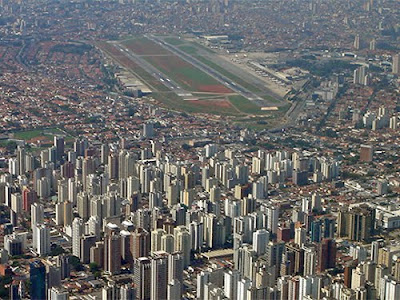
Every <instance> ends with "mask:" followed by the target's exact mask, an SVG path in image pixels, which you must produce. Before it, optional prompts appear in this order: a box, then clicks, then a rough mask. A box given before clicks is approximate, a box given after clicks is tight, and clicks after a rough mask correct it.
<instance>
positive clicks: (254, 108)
mask: <svg viewBox="0 0 400 300" xmlns="http://www.w3.org/2000/svg"><path fill="white" fill-rule="evenodd" d="M228 99H229V101H230V102H231V103H232V104H233V105H234V106H235V107H236V108H237V109H238V110H240V111H242V112H244V113H247V114H256V115H262V114H267V113H268V111H263V110H261V107H260V106H258V105H256V104H254V103H253V102H251V101H250V100H248V99H246V98H245V97H243V96H241V95H232V96H229V97H228Z"/></svg>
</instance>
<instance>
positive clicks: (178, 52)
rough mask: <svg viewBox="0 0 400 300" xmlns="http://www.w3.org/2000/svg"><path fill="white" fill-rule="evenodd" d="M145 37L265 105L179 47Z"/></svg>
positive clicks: (233, 89) (257, 102)
mask: <svg viewBox="0 0 400 300" xmlns="http://www.w3.org/2000/svg"><path fill="white" fill-rule="evenodd" d="M145 37H147V38H148V39H149V40H152V41H153V42H155V43H157V44H159V45H161V46H162V47H164V48H165V49H167V50H168V51H170V52H172V53H174V54H175V55H177V56H178V57H180V58H182V59H183V60H185V61H186V62H188V63H190V64H192V65H194V66H195V67H196V68H198V69H200V70H201V71H203V72H205V73H207V74H209V75H210V76H211V77H213V78H214V79H216V80H218V81H219V82H220V83H222V84H223V85H225V86H226V87H228V88H229V89H231V90H232V91H234V92H236V93H238V94H240V95H242V96H243V97H245V98H247V99H249V100H250V101H253V102H255V103H256V104H257V105H259V106H264V105H265V103H266V101H265V100H264V99H262V98H261V97H259V96H258V95H256V94H254V93H253V92H251V91H249V90H248V89H246V88H244V87H242V86H241V85H238V84H236V83H233V82H232V81H231V79H229V78H228V77H226V76H224V75H222V74H221V73H219V72H217V71H216V70H214V69H212V68H210V67H209V66H207V65H206V64H204V63H202V62H201V61H199V60H197V59H196V58H194V57H192V56H190V55H188V54H187V53H185V52H184V51H182V50H180V49H179V48H177V47H175V46H173V45H170V44H167V43H166V42H164V41H163V40H161V39H159V38H157V37H156V36H153V35H145Z"/></svg>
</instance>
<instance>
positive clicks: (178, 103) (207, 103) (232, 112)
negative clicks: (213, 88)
mask: <svg viewBox="0 0 400 300" xmlns="http://www.w3.org/2000/svg"><path fill="white" fill-rule="evenodd" d="M151 96H152V97H153V98H154V99H155V100H157V101H159V102H161V103H162V104H164V105H166V106H168V107H171V108H173V109H176V110H179V111H184V112H187V113H211V114H216V115H227V116H239V115H240V113H239V112H238V111H237V110H236V109H235V108H233V107H220V106H215V105H214V103H213V101H212V100H200V101H198V102H197V103H194V102H193V101H185V100H183V99H182V98H181V97H179V96H178V95H176V94H175V93H152V94H151Z"/></svg>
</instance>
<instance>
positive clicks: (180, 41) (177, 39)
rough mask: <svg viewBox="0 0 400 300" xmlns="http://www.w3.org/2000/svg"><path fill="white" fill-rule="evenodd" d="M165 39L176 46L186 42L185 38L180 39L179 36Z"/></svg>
mask: <svg viewBox="0 0 400 300" xmlns="http://www.w3.org/2000/svg"><path fill="white" fill-rule="evenodd" d="M164 41H165V42H166V43H168V44H171V45H174V46H178V45H182V44H184V43H185V41H184V40H182V39H179V38H175V37H167V38H165V39H164Z"/></svg>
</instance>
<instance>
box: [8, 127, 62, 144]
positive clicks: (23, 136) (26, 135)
mask: <svg viewBox="0 0 400 300" xmlns="http://www.w3.org/2000/svg"><path fill="white" fill-rule="evenodd" d="M55 135H65V133H64V132H63V131H61V130H60V129H58V128H48V129H33V130H27V131H17V132H15V133H14V138H15V139H18V140H25V141H27V140H31V139H34V138H38V137H42V136H47V137H48V136H50V137H53V136H55Z"/></svg>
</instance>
